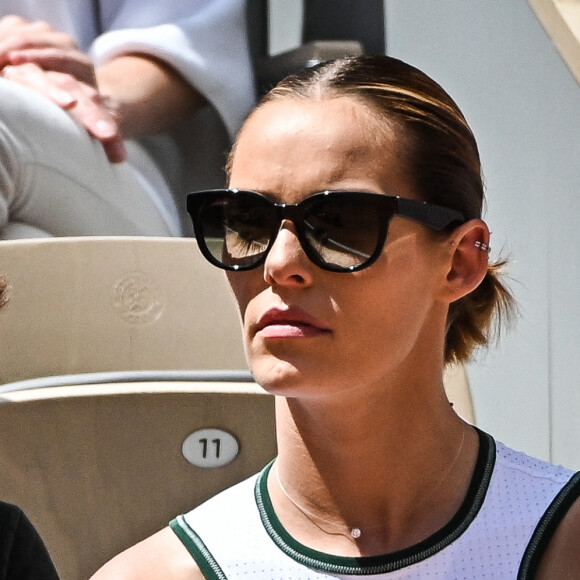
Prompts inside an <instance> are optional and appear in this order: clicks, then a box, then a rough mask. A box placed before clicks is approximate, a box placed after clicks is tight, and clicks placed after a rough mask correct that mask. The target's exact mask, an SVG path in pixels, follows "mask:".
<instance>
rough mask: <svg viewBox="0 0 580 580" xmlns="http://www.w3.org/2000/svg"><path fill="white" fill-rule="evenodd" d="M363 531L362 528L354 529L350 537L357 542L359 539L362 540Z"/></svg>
mask: <svg viewBox="0 0 580 580" xmlns="http://www.w3.org/2000/svg"><path fill="white" fill-rule="evenodd" d="M361 533H362V532H361V531H360V528H352V530H350V535H351V536H352V537H353V538H354V539H355V540H356V539H358V538H360V535H361Z"/></svg>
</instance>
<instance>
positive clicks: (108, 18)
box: [0, 0, 254, 238]
mask: <svg viewBox="0 0 580 580" xmlns="http://www.w3.org/2000/svg"><path fill="white" fill-rule="evenodd" d="M243 4H244V3H242V2H238V1H237V0H194V1H192V2H183V1H182V0H168V1H167V2H161V3H159V2H157V1H156V0H122V1H119V0H114V1H112V0H100V1H99V2H92V1H91V2H89V1H88V0H87V1H83V2H74V3H73V2H69V1H67V0H54V1H53V2H45V0H34V1H32V2H26V3H22V2H20V0H3V1H2V2H1V3H0V17H3V18H0V75H1V77H2V78H0V238H18V237H30V236H35V235H55V236H63V235H106V234H109V235H117V234H118V235H124V234H127V235H161V236H165V235H180V234H181V233H182V232H181V223H180V218H179V214H178V211H177V208H176V202H175V200H174V197H173V195H172V193H173V194H175V193H176V192H175V191H173V192H172V190H171V189H170V187H169V181H170V177H169V174H170V173H171V172H173V173H175V172H179V161H178V160H177V159H176V157H177V155H173V154H172V155H171V156H172V158H171V159H170V160H169V161H168V162H167V163H165V162H163V161H161V160H160V157H159V156H156V157H155V158H154V157H153V156H151V155H150V154H149V150H150V149H148V148H146V147H145V146H144V145H143V138H146V137H148V136H151V135H159V134H164V135H165V134H166V133H167V132H169V131H171V130H173V129H175V128H178V127H180V126H181V125H183V123H184V121H185V120H187V119H189V118H191V116H192V114H194V113H195V112H196V111H198V110H199V109H200V108H201V107H203V106H204V104H206V103H208V104H209V105H211V106H212V107H213V108H214V109H215V110H216V111H217V113H218V114H219V116H220V117H221V120H222V123H223V125H222V127H219V129H223V127H224V126H225V128H226V129H227V132H228V134H229V137H230V138H233V137H234V135H235V134H236V132H237V130H238V128H239V126H240V124H241V123H242V121H243V119H244V118H245V116H246V115H247V114H248V112H249V111H250V109H251V107H252V105H253V100H254V88H253V79H252V71H251V63H250V58H249V50H248V46H247V40H246V35H245V19H244V12H243ZM197 130H199V129H197ZM224 132H225V130H224ZM198 141H199V138H198ZM210 142H211V135H210V136H209V138H208V143H210ZM167 146H168V147H169V148H170V149H168V150H169V151H171V152H173V150H174V148H175V143H174V142H173V141H171V140H170V141H169V142H168V143H167ZM220 147H221V145H220ZM185 155H186V156H187V155H189V153H187V152H186V153H185ZM188 159H189V158H188ZM188 162H189V161H188ZM183 169H187V171H195V170H196V168H191V167H187V168H183ZM201 169H203V168H201ZM197 170H198V171H200V168H197Z"/></svg>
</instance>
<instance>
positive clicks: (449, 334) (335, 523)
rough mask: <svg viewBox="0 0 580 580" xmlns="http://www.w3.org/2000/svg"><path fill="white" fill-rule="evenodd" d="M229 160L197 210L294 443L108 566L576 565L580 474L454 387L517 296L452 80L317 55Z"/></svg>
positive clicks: (202, 235)
mask: <svg viewBox="0 0 580 580" xmlns="http://www.w3.org/2000/svg"><path fill="white" fill-rule="evenodd" d="M229 172H230V173H229V188H230V189H229V190H218V191H209V192H208V191H206V192H198V193H194V194H191V195H190V196H189V199H188V210H189V211H190V213H191V215H192V219H193V221H194V225H195V231H196V236H197V239H198V242H199V245H200V249H201V250H202V252H203V253H204V255H205V256H206V258H207V259H208V260H209V261H210V262H211V263H213V264H214V265H216V266H218V267H220V268H223V269H225V270H226V271H227V277H228V281H229V284H230V285H231V287H232V290H233V292H234V296H235V298H236V300H237V303H238V306H239V309H240V313H241V320H242V328H243V337H244V343H245V349H246V354H247V358H248V361H249V364H250V368H251V370H252V373H253V375H254V377H255V380H256V381H257V382H258V383H259V384H260V385H262V386H263V387H264V388H265V389H266V390H267V391H268V392H270V393H272V394H274V395H276V422H277V427H276V428H277V442H278V455H277V458H276V459H275V460H274V461H273V462H272V463H271V464H270V465H268V466H266V467H265V469H264V470H263V471H262V472H261V473H259V474H257V475H256V476H254V477H252V478H250V479H248V480H246V481H244V482H242V483H240V484H238V485H236V486H234V487H232V488H230V489H228V490H226V491H224V492H222V493H220V494H218V495H217V496H216V497H214V498H213V499H210V500H209V501H208V502H206V503H204V504H202V505H201V506H199V507H197V508H195V509H193V510H192V511H191V512H189V513H187V514H185V515H181V516H178V517H177V518H176V519H175V520H174V521H172V522H171V523H170V526H168V527H166V528H165V529H163V530H161V531H160V532H158V533H157V534H155V535H153V536H151V537H150V538H147V539H145V540H144V541H142V542H141V543H139V544H137V545H136V546H134V547H132V548H130V549H129V550H127V551H125V552H123V553H121V554H120V555H118V556H117V557H116V558H114V559H113V560H111V561H110V562H109V563H108V564H106V565H105V566H104V567H103V568H102V569H101V570H100V571H98V572H97V573H96V574H95V576H94V577H93V578H94V580H107V579H113V578H115V579H121V578H123V579H126V580H127V579H129V580H131V579H135V580H136V579H140V578H145V577H146V578H163V579H185V578H188V579H194V578H208V579H217V578H229V579H233V578H248V577H251V578H264V579H274V578H276V579H277V580H279V579H296V578H300V579H310V578H311V579H314V578H331V577H339V578H360V577H372V578H397V579H403V578H404V579H415V578H427V577H429V578H445V579H446V580H447V579H464V578H469V579H483V578H492V577H493V578H516V577H517V578H520V579H523V578H578V577H580V555H579V554H580V551H579V550H578V549H577V546H578V540H577V538H578V537H579V534H580V503H579V502H578V495H579V494H580V476H579V474H574V473H573V472H572V471H569V470H567V469H565V468H562V467H556V466H552V465H550V464H548V463H545V462H542V461H539V460H536V459H533V458H531V457H528V456H526V455H524V454H523V453H519V452H517V451H513V450H511V449H509V448H507V447H506V446H505V445H503V444H502V443H500V442H498V441H496V440H495V439H494V438H493V437H492V436H491V435H488V434H487V433H484V432H483V431H481V430H479V429H477V428H475V427H473V426H471V425H469V424H468V423H466V422H464V421H463V420H462V419H461V418H460V417H459V416H458V415H457V414H456V413H455V412H454V410H453V408H452V407H451V406H450V404H449V401H448V400H447V398H446V396H445V391H444V388H443V369H444V367H445V365H446V364H448V363H451V362H458V363H463V362H465V361H466V360H468V358H469V357H470V355H471V353H472V351H473V349H474V348H475V347H478V346H483V345H485V344H487V342H488V340H489V337H490V332H491V330H492V329H493V326H494V322H495V321H497V319H496V316H497V315H504V316H505V315H506V314H509V313H510V312H511V310H512V309H513V305H512V303H513V299H512V297H511V295H510V293H509V291H508V290H507V288H506V287H505V286H504V285H503V284H502V282H501V279H500V272H499V268H500V266H501V265H502V264H501V262H495V263H489V258H488V254H489V244H490V233H489V229H488V226H487V224H486V223H485V222H484V221H482V219H481V211H482V204H483V198H484V192H483V184H482V177H481V167H480V159H479V153H478V149H477V145H476V141H475V139H474V137H473V134H472V132H471V130H470V128H469V126H468V124H467V122H466V120H465V118H464V117H463V115H462V113H461V112H460V110H459V109H458V107H457V105H456V104H455V103H454V101H453V100H452V99H451V97H450V96H449V95H448V94H447V93H446V92H445V91H444V90H443V89H442V88H441V87H440V86H439V85H438V84H437V83H435V82H434V81H433V80H432V79H431V78H429V77H428V76H426V75H425V74H424V73H422V72H421V71H419V70H417V69H416V68H414V67H411V66H409V65H407V64H405V63H403V62H401V61H399V60H396V59H393V58H390V57H387V56H362V57H355V58H350V59H344V60H338V61H334V62H329V63H326V64H322V65H320V66H317V67H315V68H312V69H308V70H305V71H304V72H301V73H299V74H297V75H295V76H292V77H289V78H287V79H285V80H283V81H282V82H281V83H280V84H279V85H278V86H277V87H275V88H274V89H273V90H272V91H271V92H270V93H269V94H268V95H267V96H266V97H265V98H264V99H263V100H262V102H261V104H260V105H259V106H258V108H257V109H256V110H255V111H254V112H253V113H252V114H251V115H250V117H249V119H248V120H247V121H246V123H245V124H244V126H243V128H242V130H241V132H240V134H239V136H238V139H237V142H236V144H235V146H234V148H233V152H232V155H231V159H230V164H229Z"/></svg>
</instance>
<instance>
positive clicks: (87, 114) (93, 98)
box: [49, 73, 127, 163]
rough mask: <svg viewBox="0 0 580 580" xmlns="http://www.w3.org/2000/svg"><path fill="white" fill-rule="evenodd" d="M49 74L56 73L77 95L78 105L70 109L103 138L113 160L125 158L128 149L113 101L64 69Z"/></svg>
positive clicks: (61, 82) (55, 75)
mask: <svg viewBox="0 0 580 580" xmlns="http://www.w3.org/2000/svg"><path fill="white" fill-rule="evenodd" d="M49 75H50V76H51V77H55V78H56V79H57V84H58V85H59V86H60V87H62V88H63V89H64V90H65V91H66V92H68V93H70V94H72V95H73V96H74V97H75V105H74V107H72V108H71V109H70V110H69V113H70V114H71V115H72V116H73V117H74V118H75V119H76V120H77V121H78V122H79V123H80V124H81V125H83V126H84V127H85V129H86V130H87V131H88V132H89V133H90V134H91V135H92V136H93V137H94V138H95V139H98V140H99V141H100V142H101V144H102V146H103V148H104V150H105V153H106V154H107V157H108V159H109V161H111V163H120V162H122V161H125V159H126V158H127V152H126V148H125V143H124V140H123V137H122V135H121V131H120V128H119V118H118V114H117V113H116V111H115V109H114V108H113V107H112V105H111V103H110V102H108V101H106V100H105V99H103V98H102V97H101V95H100V94H99V92H98V91H97V90H96V89H95V88H94V87H93V86H91V85H88V84H86V83H82V82H78V81H76V79H74V78H73V77H69V76H68V75H63V74H61V73H49ZM67 77H68V78H67Z"/></svg>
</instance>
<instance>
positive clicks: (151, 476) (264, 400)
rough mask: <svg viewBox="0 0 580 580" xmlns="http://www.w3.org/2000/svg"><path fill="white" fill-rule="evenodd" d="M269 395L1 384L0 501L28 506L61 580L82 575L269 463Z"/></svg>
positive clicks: (188, 388)
mask: <svg viewBox="0 0 580 580" xmlns="http://www.w3.org/2000/svg"><path fill="white" fill-rule="evenodd" d="M273 399H274V397H272V396H270V395H267V394H266V393H264V391H262V390H261V389H259V388H258V387H257V386H256V385H255V384H254V383H245V384H244V383H235V384H231V383H229V384H228V383H216V382H214V383H211V384H208V383H194V382H190V383H180V382H172V383H147V384H138V383H134V384H114V385H103V384H101V385H98V386H96V387H95V386H90V385H86V386H80V387H79V386H67V387H60V388H46V389H35V390H25V391H15V392H9V393H2V392H1V388H0V424H1V425H2V438H1V441H0V489H1V490H2V499H3V500H4V501H8V502H12V503H16V504H18V505H20V506H21V507H22V508H23V509H24V511H25V512H26V513H27V515H28V516H29V518H30V519H31V521H32V522H33V523H34V525H35V526H36V527H37V528H38V530H39V532H40V534H41V535H42V537H43V539H44V541H45V542H46V544H47V547H48V549H49V551H50V553H51V555H52V557H53V559H54V561H55V564H56V566H57V568H58V571H59V573H60V577H61V579H62V580H79V579H81V578H88V577H89V576H90V575H91V574H92V573H94V572H95V570H97V569H98V568H99V567H100V566H101V565H102V564H104V563H105V562H106V561H107V560H109V559H110V558H111V557H112V556H114V555H115V554H117V553H119V552H120V551H122V550H123V549H125V548H127V547H129V546H130V545H133V544H135V543H136V542H138V541H140V540H141V539H143V538H145V537H146V536H148V535H150V534H152V533H154V532H156V531H157V530H159V529H161V528H162V527H164V526H165V525H167V523H168V522H169V520H170V519H172V518H173V517H175V516H176V515H178V514H180V513H183V512H186V511H189V510H190V509H192V508H193V507H195V506H196V505H198V504H199V503H201V502H202V501H204V500H205V499H207V498H209V497H211V496H212V495H214V494H215V493H217V492H218V491H220V490H222V489H224V488H226V487H229V486H230V485H233V484H234V483H236V482H238V481H241V480H242V479H244V478H246V477H248V476H249V475H251V474H253V473H255V472H257V471H258V470H259V469H261V468H262V467H263V466H264V465H265V464H266V463H267V462H268V461H269V460H271V459H272V458H273V457H274V456H275V453H276V443H275V435H274V408H273V404H274V401H273ZM207 429H211V431H206V430H207ZM200 430H203V431H201V432H200ZM186 440H187V441H188V443H187V444H186V445H187V447H186V449H187V451H186V452H187V453H188V457H190V459H192V455H193V460H194V461H196V465H193V464H192V463H190V462H189V461H188V460H186V459H185V457H184V454H183V449H182V448H183V445H184V442H185V441H186ZM232 444H233V445H234V448H233V450H232ZM236 446H237V448H238V454H237V456H236V457H235V459H233V461H231V463H228V464H226V465H224V466H217V467H212V466H213V465H215V464H216V463H217V464H219V463H220V460H221V461H225V460H227V459H229V458H231V457H232V454H235V447H236ZM204 455H205V457H204Z"/></svg>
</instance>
